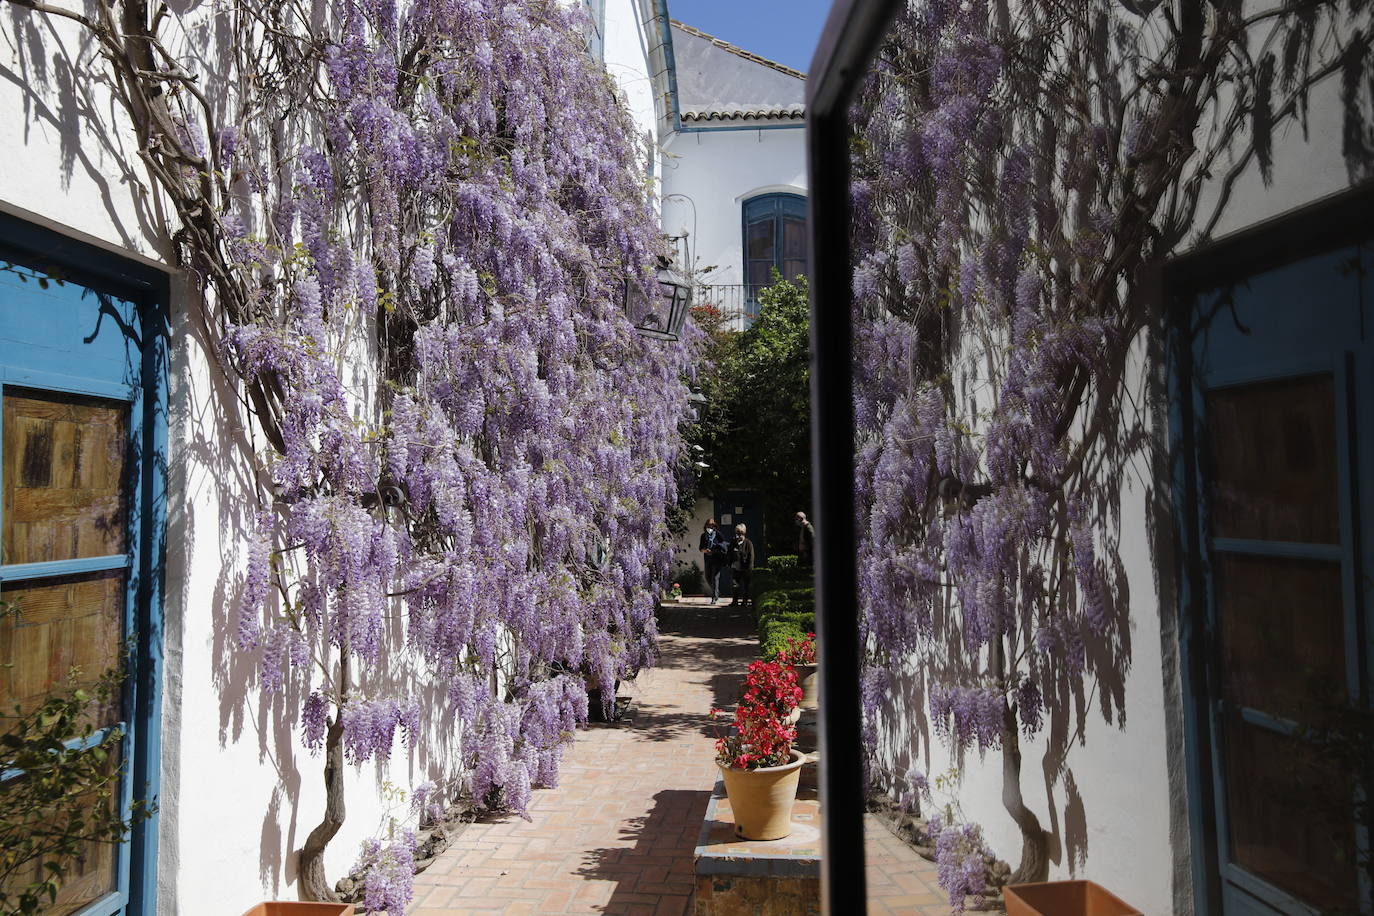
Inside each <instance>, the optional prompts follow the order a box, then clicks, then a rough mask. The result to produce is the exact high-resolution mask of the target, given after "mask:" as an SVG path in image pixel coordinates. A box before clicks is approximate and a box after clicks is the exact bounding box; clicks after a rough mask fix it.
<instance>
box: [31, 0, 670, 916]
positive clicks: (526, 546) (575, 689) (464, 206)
mask: <svg viewBox="0 0 1374 916" xmlns="http://www.w3.org/2000/svg"><path fill="white" fill-rule="evenodd" d="M10 2H12V3H14V4H15V5H16V6H20V7H27V8H29V9H33V10H37V11H39V12H41V13H45V14H48V15H52V16H61V17H65V18H67V19H74V20H76V21H78V22H80V23H81V24H82V25H83V26H85V27H86V28H87V29H88V30H90V32H91V33H92V34H93V35H94V36H95V38H96V39H97V45H98V48H99V50H100V53H101V54H103V56H104V57H105V59H106V61H107V62H108V63H109V65H110V69H111V73H112V75H113V77H114V80H115V85H116V90H117V93H118V95H119V97H120V98H121V100H122V101H123V102H124V104H125V107H126V109H127V112H128V114H129V115H130V117H131V120H132V121H133V123H134V126H135V129H136V131H137V132H138V134H139V140H140V148H141V149H142V151H143V153H142V155H143V158H144V164H145V166H146V167H147V169H148V171H149V173H150V174H151V176H152V178H153V180H154V182H155V183H156V185H157V186H158V188H159V190H160V191H161V192H162V193H163V194H164V195H165V196H166V198H167V199H168V200H169V201H170V203H171V205H172V206H173V208H174V209H175V211H176V213H177V214H178V216H179V217H180V222H181V226H180V228H179V229H178V231H177V233H176V236H175V242H176V243H177V245H178V249H179V253H180V256H181V258H182V260H183V262H184V263H185V265H186V266H187V267H189V268H190V269H192V270H193V271H195V272H196V273H197V274H198V275H199V276H200V277H202V278H203V279H204V281H205V287H206V292H207V297H206V305H205V309H206V314H207V317H208V319H209V320H208V322H207V324H208V326H209V327H210V328H211V330H212V332H213V333H214V338H215V341H216V343H217V344H218V345H219V348H220V352H219V354H218V355H219V356H220V358H221V359H222V360H223V361H224V363H225V364H226V365H227V366H228V367H229V368H230V370H231V372H232V373H233V374H234V376H235V377H236V378H237V379H238V380H239V384H240V387H239V390H240V391H241V392H242V393H243V396H244V397H243V407H244V409H246V410H248V411H249V412H251V414H252V415H253V416H254V418H255V419H256V425H257V429H258V430H259V431H260V433H261V435H262V437H263V440H264V444H265V448H264V449H263V455H264V459H263V473H262V478H261V479H262V482H263V494H264V498H263V499H262V502H261V508H260V511H259V512H258V513H257V515H258V525H257V528H258V530H257V532H256V534H255V536H254V540H253V543H252V545H251V547H250V549H249V551H248V562H247V569H246V572H245V573H244V579H243V588H242V594H241V599H240V602H239V610H238V614H237V623H236V630H237V632H236V639H237V643H238V645H239V646H240V647H241V649H242V650H243V651H246V652H248V651H251V652H254V653H257V654H258V656H259V657H260V659H261V666H260V684H261V686H262V688H263V689H265V690H268V691H283V692H285V695H287V696H299V697H301V698H302V702H301V704H300V706H299V707H298V708H294V709H289V710H288V714H289V715H291V716H293V717H296V716H299V721H300V727H301V730H302V733H303V738H304V742H305V744H306V745H307V746H309V747H311V748H314V749H322V750H323V751H324V755H325V780H326V787H327V790H328V804H327V809H326V812H325V816H324V819H323V821H322V822H321V823H320V825H319V826H317V827H316V828H315V830H314V831H312V832H311V834H310V836H309V837H308V838H307V840H306V842H305V844H304V847H303V851H302V859H301V868H300V874H301V892H302V895H303V896H304V897H305V898H306V899H331V898H332V897H333V896H334V892H333V890H332V888H331V887H330V886H329V883H328V882H327V881H326V880H325V875H324V870H323V864H322V855H323V851H324V848H325V846H326V845H327V844H328V843H329V841H330V839H331V838H332V837H333V836H334V835H335V834H336V833H337V832H338V830H339V827H340V825H341V824H342V821H343V800H342V781H341V779H342V776H341V774H342V770H343V767H344V766H345V764H346V763H354V764H356V763H361V762H364V761H368V760H373V759H385V758H387V757H388V755H389V754H390V753H391V751H392V748H393V745H394V743H395V740H396V738H397V736H398V735H399V736H401V737H402V738H404V740H406V741H407V742H411V743H414V742H416V741H419V740H422V739H423V737H424V735H425V730H426V728H427V725H426V723H427V722H433V721H435V720H438V721H442V722H445V723H446V724H447V727H449V728H451V729H453V730H455V731H456V732H457V735H456V738H457V745H458V747H459V749H460V751H459V756H460V761H459V763H460V769H461V772H462V773H463V777H464V782H465V785H466V789H467V790H468V791H469V792H470V793H471V795H472V797H473V798H474V799H475V800H476V801H477V802H478V803H479V804H488V805H499V806H503V807H508V808H511V809H513V810H515V811H518V812H523V810H524V808H525V806H526V804H527V803H528V801H529V798H530V791H531V787H532V786H535V785H550V784H552V783H554V782H555V781H556V780H557V778H558V767H559V759H560V754H561V748H562V746H563V745H564V744H565V743H566V742H567V740H568V739H569V738H570V736H571V734H572V733H573V731H574V729H575V728H576V727H577V725H578V724H579V723H580V722H582V721H584V720H585V719H586V716H587V687H588V686H589V685H590V686H593V687H600V688H601V692H602V696H605V697H613V696H614V689H613V685H614V683H615V681H616V679H618V678H622V677H627V676H632V675H633V674H634V673H635V672H636V671H638V670H639V669H640V668H641V667H643V666H646V665H649V664H652V663H653V661H654V657H655V651H656V649H655V645H656V643H655V635H656V634H655V622H654V604H655V595H656V593H657V592H658V591H659V590H660V589H661V587H662V586H663V585H664V584H665V583H664V579H665V576H666V575H667V571H668V569H669V566H670V563H671V559H672V549H671V546H670V544H669V539H668V531H667V528H666V525H665V513H664V508H665V506H667V505H670V504H672V503H673V502H674V501H675V499H676V487H677V481H676V473H675V469H676V467H677V465H678V464H679V461H678V456H679V450H680V438H679V431H678V427H679V423H680V421H681V420H682V418H683V417H684V415H685V413H686V406H687V401H686V397H687V393H688V391H687V387H686V380H685V376H686V374H687V373H688V372H689V371H690V367H691V362H692V355H693V349H694V347H693V344H692V343H691V341H690V340H689V341H685V342H682V343H665V342H662V341H657V340H647V339H643V338H640V337H639V336H637V335H636V333H635V332H634V329H633V326H632V324H631V322H630V320H629V319H628V318H627V316H626V314H625V302H626V301H627V299H629V300H633V299H634V298H635V297H634V296H631V295H627V291H631V292H633V291H635V290H636V288H637V291H638V292H639V293H640V294H642V295H649V294H651V293H652V291H653V290H655V289H656V286H654V285H653V284H652V283H651V282H649V281H650V280H651V277H652V271H653V269H654V268H655V266H656V263H657V259H658V257H659V256H660V255H661V254H663V248H662V242H661V239H660V233H659V231H658V227H657V224H656V218H655V214H654V211H653V209H652V206H651V203H650V200H649V195H648V186H647V179H646V174H645V169H644V155H645V144H644V138H642V137H640V136H638V135H637V134H636V133H635V131H634V128H633V125H632V124H631V122H630V120H629V117H628V115H627V114H626V111H625V109H624V106H623V105H622V104H621V102H620V101H619V97H618V94H617V91H616V89H615V86H614V84H613V83H612V82H611V80H610V78H609V77H608V76H607V74H606V72H605V70H604V68H602V67H601V66H600V65H598V64H597V63H596V62H595V61H594V60H593V59H592V58H591V56H590V55H589V54H588V53H587V52H586V44H585V42H586V39H585V34H586V32H585V22H584V21H583V19H582V18H581V17H582V14H581V12H580V11H579V10H578V9H576V5H575V4H563V3H559V2H556V0H521V2H506V0H415V2H411V3H406V4H397V3H395V2H394V0H337V2H332V3H327V4H323V5H321V4H317V3H307V2H276V0H272V2H266V0H249V2H245V3H237V4H231V5H227V6H223V7H216V9H215V10H214V11H213V12H211V13H209V14H208V15H209V16H210V19H211V21H210V22H209V23H208V24H206V23H197V22H195V21H190V20H186V21H183V20H182V19H179V18H178V17H177V16H176V15H175V14H173V13H172V12H171V11H170V10H169V9H168V8H167V7H165V6H161V7H158V8H156V9H154V8H153V7H151V6H149V5H148V4H147V3H144V2H139V0H97V2H96V3H95V4H93V9H94V11H95V12H94V14H93V15H92V14H88V13H87V12H80V11H76V10H67V9H63V8H58V7H55V6H51V5H48V4H46V3H42V2H32V0H10ZM187 15H188V16H196V15H201V13H200V12H193V13H190V14H187ZM207 25H208V29H205V30H202V27H204V26H207ZM221 32H222V33H223V34H228V35H232V36H234V39H233V41H232V42H231V43H230V45H229V46H228V47H229V49H228V50H224V51H223V53H222V57H216V52H215V51H213V50H212V49H209V48H207V47H205V43H204V36H205V35H211V34H220V33H221ZM169 36H171V37H169ZM169 48H176V49H178V50H170V49H169ZM422 692H424V693H425V695H426V696H431V697H432V696H436V695H437V696H439V697H442V698H446V702H447V707H446V708H444V709H434V708H424V709H422V707H421V699H420V695H421V693H422ZM401 848H402V846H398V845H393V846H391V847H388V849H387V851H385V852H384V851H383V850H382V848H381V847H380V846H377V847H376V848H375V849H373V850H372V853H373V858H374V859H377V860H378V861H383V862H385V863H388V864H387V868H388V869H390V870H392V871H394V870H396V869H399V868H403V866H405V865H406V862H405V861H403V860H404V858H405V856H404V855H401V854H400V853H398V852H397V850H399V849H401ZM374 871H375V869H374ZM379 881H381V883H379V884H377V885H376V886H375V887H374V886H373V884H371V883H369V884H368V887H367V889H366V893H367V898H368V899H367V904H368V905H369V906H373V905H374V904H375V905H377V906H386V907H390V908H393V909H395V908H396V907H398V906H400V905H402V904H403V901H402V902H401V903H398V902H397V900H398V899H399V898H396V897H395V896H394V895H392V894H390V892H389V891H387V890H386V888H387V887H389V886H390V884H389V883H388V881H386V880H382V879H379Z"/></svg>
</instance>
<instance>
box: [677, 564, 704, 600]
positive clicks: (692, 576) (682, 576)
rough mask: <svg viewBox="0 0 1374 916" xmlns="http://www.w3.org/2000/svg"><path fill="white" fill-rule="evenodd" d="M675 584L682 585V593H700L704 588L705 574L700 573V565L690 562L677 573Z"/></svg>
mask: <svg viewBox="0 0 1374 916" xmlns="http://www.w3.org/2000/svg"><path fill="white" fill-rule="evenodd" d="M676 581H677V584H678V585H680V586H682V593H683V594H684V595H700V594H701V593H702V592H704V591H705V588H706V576H705V575H704V574H703V573H702V571H701V567H700V566H698V565H697V564H695V563H691V564H689V565H688V566H687V568H686V569H684V570H683V571H682V572H680V573H678V574H677V580H676Z"/></svg>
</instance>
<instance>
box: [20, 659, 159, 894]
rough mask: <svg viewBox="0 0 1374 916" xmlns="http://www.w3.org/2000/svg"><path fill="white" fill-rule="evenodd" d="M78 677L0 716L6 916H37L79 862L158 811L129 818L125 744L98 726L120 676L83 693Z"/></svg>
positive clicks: (139, 809) (138, 811)
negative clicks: (124, 793)
mask: <svg viewBox="0 0 1374 916" xmlns="http://www.w3.org/2000/svg"><path fill="white" fill-rule="evenodd" d="M78 677H79V673H78V672H76V671H73V673H72V676H71V678H70V681H71V683H70V684H69V685H67V686H66V687H65V688H63V689H61V690H54V691H53V693H52V694H51V695H50V696H49V697H48V698H47V699H46V700H45V701H44V702H43V703H41V704H39V705H37V706H34V707H32V708H30V709H22V708H21V707H19V706H17V705H16V706H15V707H13V709H11V710H9V711H7V712H0V771H3V774H0V776H2V777H3V778H0V916H21V914H22V916H28V914H34V913H39V912H41V911H42V910H43V909H44V907H45V906H47V905H48V904H51V903H53V902H55V901H56V900H57V895H58V892H59V891H60V890H61V888H62V885H63V883H64V881H65V880H66V879H67V877H68V876H69V875H70V874H71V873H72V872H73V870H74V869H75V868H76V866H77V863H78V862H79V861H80V860H81V859H82V858H83V857H86V856H89V855H91V854H92V851H93V850H94V849H99V848H100V847H101V846H102V845H107V844H113V843H119V842H121V841H122V840H123V839H124V838H125V837H126V836H127V835H128V833H129V831H130V830H131V829H132V827H133V825H134V823H136V822H137V821H139V820H141V819H143V818H145V817H147V816H149V815H150V814H151V813H152V810H153V809H152V807H151V806H149V805H147V804H145V803H144V802H141V801H139V802H135V803H134V804H133V806H132V809H131V811H129V812H128V813H127V815H126V812H124V810H123V808H122V806H121V804H120V797H119V795H120V793H119V784H120V778H121V776H122V775H123V766H122V764H121V763H120V761H119V748H120V743H121V742H122V741H123V738H124V735H123V732H122V731H120V730H119V729H117V728H112V729H109V730H107V731H102V730H101V728H100V726H99V725H98V724H97V721H98V719H99V716H98V715H97V713H98V712H99V711H101V710H106V709H109V708H111V707H112V706H113V705H114V704H116V703H117V702H118V700H119V685H120V681H121V678H120V676H119V674H118V673H117V672H115V671H110V672H107V673H106V674H105V675H104V676H103V677H102V678H101V679H100V680H99V681H98V682H97V683H96V684H95V685H94V686H93V687H85V688H83V687H78V686H75V682H76V680H77V679H78Z"/></svg>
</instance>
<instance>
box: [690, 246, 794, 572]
mask: <svg viewBox="0 0 1374 916" xmlns="http://www.w3.org/2000/svg"><path fill="white" fill-rule="evenodd" d="M774 281H775V282H774V284H773V285H772V286H770V287H768V288H767V289H765V290H763V291H762V292H761V293H760V294H759V305H760V310H759V315H758V318H757V319H755V321H754V323H753V324H752V325H751V326H750V327H749V329H748V330H746V331H743V332H731V331H725V330H719V329H717V330H715V331H714V333H712V335H711V336H712V342H711V344H710V346H709V348H708V353H707V357H706V358H707V361H708V365H707V367H706V370H705V372H704V373H703V378H702V384H701V392H702V394H703V395H705V397H706V403H705V404H704V405H703V406H702V410H701V416H700V419H699V420H698V423H697V426H696V429H695V431H694V436H693V442H694V444H696V445H699V446H700V447H701V449H702V452H701V455H702V460H703V461H704V462H705V464H706V468H705V469H704V470H703V471H702V474H701V486H702V488H703V489H704V490H705V491H707V492H710V493H717V492H721V491H724V490H755V491H757V492H758V493H759V494H760V495H761V497H762V499H763V508H764V515H765V517H766V518H767V520H768V526H767V548H768V551H769V552H770V553H793V552H795V548H796V537H797V533H796V529H795V527H794V526H793V524H792V516H793V514H794V513H795V512H796V511H797V510H799V509H800V510H803V511H809V510H810V507H811V412H810V411H811V363H810V360H811V352H810V336H809V335H810V323H811V314H810V305H809V295H808V288H807V283H806V280H805V278H798V279H797V280H796V281H795V282H789V281H787V280H783V279H781V277H779V276H778V275H777V273H776V271H775V272H774Z"/></svg>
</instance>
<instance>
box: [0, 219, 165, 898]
mask: <svg viewBox="0 0 1374 916" xmlns="http://www.w3.org/2000/svg"><path fill="white" fill-rule="evenodd" d="M0 267H7V268H8V269H7V270H6V271H5V273H4V276H3V279H5V280H9V281H11V282H0V385H2V386H10V387H17V388H24V389H38V390H42V391H51V392H60V393H66V394H76V395H87V396H93V397H98V398H103V399H110V400H114V401H120V402H124V403H127V404H128V405H129V433H130V436H129V443H128V447H129V452H128V454H129V455H130V456H131V457H132V458H133V459H134V460H132V461H130V462H128V473H129V474H130V475H131V477H130V479H129V493H130V506H129V512H128V539H127V553H126V554H124V555H118V556H109V557H89V558H83V559H78V560H70V561H56V562H43V563H27V564H12V565H8V566H0V580H3V581H6V582H11V581H24V580H33V579H38V578H40V577H48V576H56V575H70V574H79V573H90V572H96V571H101V570H108V569H126V570H127V589H126V599H125V614H124V634H125V637H126V639H131V641H132V657H131V659H130V661H129V668H128V676H127V677H126V680H125V685H124V698H123V700H124V704H123V709H124V713H123V717H122V718H123V724H124V725H125V731H126V737H125V753H124V755H123V760H124V761H125V775H124V779H123V783H122V794H123V802H124V805H125V809H126V810H127V809H128V806H129V804H130V803H131V802H132V800H133V799H134V798H135V797H137V798H139V799H143V800H146V801H150V802H153V803H155V802H156V799H157V797H158V787H159V773H160V761H161V742H160V724H161V710H162V664H163V619H162V607H163V582H164V566H165V530H166V509H167V467H168V464H167V414H168V409H167V382H168V374H169V373H168V368H169V367H168V363H169V348H168V301H169V278H168V276H167V274H166V273H165V272H163V271H161V270H159V269H157V268H155V267H152V266H150V265H145V264H141V263H138V262H135V261H132V260H130V259H127V258H123V257H120V256H119V255H116V254H114V253H111V252H109V251H107V250H105V249H104V248H103V247H101V246H99V245H96V244H91V243H86V242H83V241H79V240H77V239H74V238H72V237H71V236H69V235H65V234H62V233H59V232H56V231H54V230H51V229H48V228H45V227H41V226H38V225H35V224H34V223H31V222H28V221H25V220H23V219H20V218H17V217H15V216H11V215H9V214H8V213H4V212H0ZM21 275H22V276H24V277H26V279H25V280H22V281H20V280H18V278H19V277H20V276H21ZM50 278H59V279H61V280H62V282H61V283H60V284H58V283H56V282H54V281H53V280H52V279H50ZM3 397H4V388H3V387H0V399H2V398H3ZM0 447H2V446H0ZM157 836H158V817H157V814H156V813H154V814H153V815H152V817H150V818H148V819H145V820H142V821H140V822H139V823H138V824H137V825H136V826H135V827H134V829H133V831H132V833H131V835H130V836H129V837H128V839H127V840H126V841H125V842H124V843H123V844H122V845H121V847H120V848H119V849H118V850H117V853H116V875H117V885H118V889H117V891H116V892H115V893H112V894H109V895H107V896H106V897H104V898H102V899H100V900H98V901H95V902H94V903H92V904H91V905H89V906H87V907H85V908H84V909H82V910H81V911H79V913H78V914H76V916H110V914H122V916H143V914H151V913H153V912H154V909H155V905H156V889H157Z"/></svg>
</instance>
